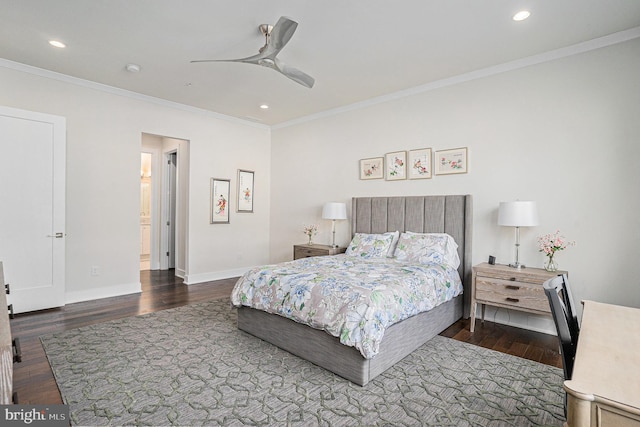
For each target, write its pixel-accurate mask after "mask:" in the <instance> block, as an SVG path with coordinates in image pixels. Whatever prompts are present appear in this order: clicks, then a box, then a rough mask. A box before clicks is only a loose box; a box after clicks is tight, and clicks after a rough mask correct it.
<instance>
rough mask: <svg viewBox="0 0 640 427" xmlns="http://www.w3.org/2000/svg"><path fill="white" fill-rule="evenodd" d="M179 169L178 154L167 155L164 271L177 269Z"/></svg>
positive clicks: (164, 202)
mask: <svg viewBox="0 0 640 427" xmlns="http://www.w3.org/2000/svg"><path fill="white" fill-rule="evenodd" d="M177 167H178V153H177V152H175V151H174V152H171V153H166V168H165V173H164V176H165V180H164V201H163V204H164V207H163V211H164V218H163V221H164V224H163V225H164V227H165V228H164V231H163V237H162V240H163V243H164V245H163V249H164V252H165V255H166V257H161V259H164V260H165V262H164V263H163V262H161V263H160V266H161V267H160V268H161V269H162V270H167V269H170V268H175V267H176V175H177V171H178V169H177Z"/></svg>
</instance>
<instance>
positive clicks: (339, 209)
mask: <svg viewBox="0 0 640 427" xmlns="http://www.w3.org/2000/svg"><path fill="white" fill-rule="evenodd" d="M322 219H330V220H331V232H332V233H333V240H332V241H331V247H332V248H337V247H338V245H336V220H337V219H347V205H345V204H344V203H336V202H329V203H325V204H324V206H323V207H322Z"/></svg>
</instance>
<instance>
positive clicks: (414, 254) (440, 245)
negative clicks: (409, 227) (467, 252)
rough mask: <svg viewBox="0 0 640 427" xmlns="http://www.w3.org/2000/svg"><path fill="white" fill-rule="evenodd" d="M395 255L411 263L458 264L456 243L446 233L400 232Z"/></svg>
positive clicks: (457, 265)
mask: <svg viewBox="0 0 640 427" xmlns="http://www.w3.org/2000/svg"><path fill="white" fill-rule="evenodd" d="M395 255H396V259H397V260H399V261H404V262H408V263H413V264H446V265H449V266H451V267H453V268H458V267H459V266H460V257H459V256H458V245H457V243H456V242H455V241H454V240H453V237H451V236H450V235H448V234H446V233H412V232H406V233H402V235H401V236H400V239H399V240H398V246H397V247H396V252H395Z"/></svg>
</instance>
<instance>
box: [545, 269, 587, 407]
mask: <svg viewBox="0 0 640 427" xmlns="http://www.w3.org/2000/svg"><path fill="white" fill-rule="evenodd" d="M542 286H543V287H544V293H545V294H546V295H547V299H548V300H549V307H550V308H551V314H552V316H553V321H554V323H555V324H556V331H557V332H558V340H559V341H560V354H561V355H562V369H563V370H564V379H565V380H570V379H571V375H572V374H573V362H574V360H575V357H576V347H577V346H578V335H579V334H580V326H579V324H578V317H577V315H576V309H575V306H574V305H573V296H572V295H571V288H570V287H569V279H568V278H567V275H566V274H563V275H561V276H557V277H554V278H553V279H549V280H547V281H546V282H544V284H543V285H542ZM564 414H565V417H566V415H567V396H566V394H565V400H564Z"/></svg>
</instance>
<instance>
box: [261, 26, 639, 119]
mask: <svg viewBox="0 0 640 427" xmlns="http://www.w3.org/2000/svg"><path fill="white" fill-rule="evenodd" d="M638 37H640V27H635V28H631V29H629V30H625V31H620V32H617V33H613V34H609V35H607V36H604V37H599V38H597V39H593V40H588V41H586V42H582V43H578V44H574V45H571V46H567V47H563V48H560V49H555V50H550V51H548V52H544V53H541V54H538V55H533V56H528V57H526V58H522V59H516V60H515V61H510V62H505V63H503V64H498V65H494V66H491V67H487V68H482V69H480V70H476V71H471V72H469V73H464V74H460V75H457V76H453V77H449V78H446V79H442V80H437V81H435V82H431V83H427V84H424V85H421V86H415V87H412V88H409V89H405V90H401V91H398V92H394V93H390V94H387V95H382V96H378V97H375V98H371V99H367V100H365V101H361V102H356V103H353V104H350V105H345V106H342V107H338V108H333V109H331V110H326V111H321V112H319V113H316V114H310V115H308V116H304V117H300V118H297V119H293V120H289V121H287V122H282V123H279V124H276V125H273V126H271V129H272V130H276V129H282V128H286V127H289V126H294V125H298V124H301V123H306V122H310V121H313V120H318V119H321V118H325V117H330V116H335V115H337V114H341V113H345V112H347V111H354V110H359V109H361V108H367V107H371V106H373V105H378V104H382V103H385V102H389V101H394V100H397V99H401V98H407V97H409V96H413V95H417V94H420V93H424V92H429V91H432V90H436V89H440V88H443V87H447V86H453V85H456V84H459V83H464V82H468V81H471V80H476V79H481V78H484V77H489V76H493V75H496V74H500V73H505V72H507V71H513V70H517V69H520V68H526V67H529V66H532V65H537V64H541V63H544V62H549V61H555V60H556V59H561V58H566V57H568V56H573V55H578V54H581V53H585V52H589V51H591V50H595V49H600V48H603V47H607V46H611V45H614V44H618V43H623V42H626V41H629V40H633V39H636V38H638Z"/></svg>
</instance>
